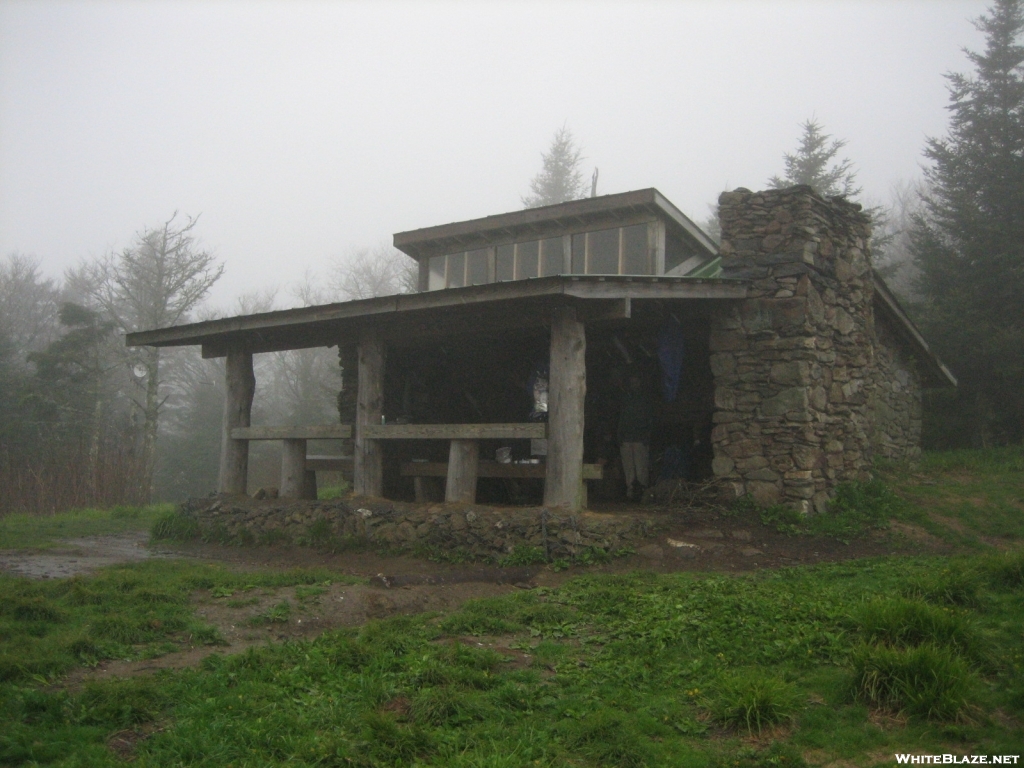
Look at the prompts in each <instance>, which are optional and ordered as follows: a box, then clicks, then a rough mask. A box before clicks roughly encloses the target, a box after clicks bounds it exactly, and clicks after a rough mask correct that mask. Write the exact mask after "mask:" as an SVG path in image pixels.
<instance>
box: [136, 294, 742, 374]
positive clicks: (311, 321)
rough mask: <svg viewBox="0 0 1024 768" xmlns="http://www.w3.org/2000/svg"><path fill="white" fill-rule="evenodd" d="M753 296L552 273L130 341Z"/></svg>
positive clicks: (397, 327) (261, 341) (315, 336)
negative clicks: (575, 304)
mask: <svg viewBox="0 0 1024 768" xmlns="http://www.w3.org/2000/svg"><path fill="white" fill-rule="evenodd" d="M746 295H747V285H746V283H744V282H742V281H736V280H728V279H722V278H715V279H694V278H675V277H663V276H662V277H659V276H652V277H641V276H629V277H616V276H595V275H571V276H570V275H553V276H550V277H540V278H536V279H532V280H511V281H507V282H502V283H487V284H485V285H475V286H469V287H465V288H450V289H447V290H443V291H427V292H425V293H415V294H403V295H400V296H388V297H382V298H378V299H361V300H358V301H350V302H344V303H342V304H328V305H324V306H322V307H304V308H301V309H290V310H283V311H280V312H267V313H263V314H258V315H248V316H245V317H237V318H227V319H224V320H210V321H205V322H202V323H193V324H190V325H184V326H176V327H173V328H161V329H156V330H152V331H141V332H138V333H131V334H129V335H128V337H127V338H126V340H125V343H126V345H128V346H146V345H152V346H183V345H189V344H201V345H202V348H203V356H204V357H207V358H210V357H222V356H224V355H226V354H227V353H228V351H229V350H230V349H233V348H235V347H239V346H244V347H245V348H246V349H248V350H249V351H250V352H274V351H279V350H284V349H306V348H310V347H330V346H335V345H336V344H337V343H338V340H339V339H344V338H352V337H356V336H357V335H358V334H359V333H360V332H361V330H360V329H362V328H366V327H371V326H372V327H373V328H374V329H376V331H377V332H378V333H380V334H381V338H382V339H386V338H387V336H388V334H408V333H412V334H413V335H429V334H430V333H432V331H431V330H426V331H418V330H417V329H418V328H427V329H429V328H431V327H436V328H438V329H442V328H444V327H445V324H446V323H449V322H451V320H452V319H454V320H457V321H458V322H459V323H461V325H462V326H464V327H465V326H466V325H467V323H468V324H471V323H472V321H473V319H474V318H476V317H477V316H478V314H479V313H480V312H481V311H482V310H484V309H485V308H486V309H487V310H489V311H492V312H494V313H495V314H496V315H497V316H498V317H499V320H500V318H502V317H503V318H504V320H505V322H506V323H507V324H509V325H510V326H513V325H515V324H516V323H517V322H520V323H521V322H522V321H521V319H519V318H520V317H521V316H522V315H523V314H524V313H528V310H532V309H533V306H530V305H524V304H523V300H524V299H535V300H537V301H538V302H541V306H544V304H543V302H548V303H549V304H550V303H555V304H557V303H558V302H559V301H561V300H563V297H566V296H568V297H572V298H574V299H585V300H588V301H589V300H592V299H593V300H608V299H612V300H620V299H626V298H629V299H636V300H648V299H651V300H654V299H675V300H680V301H687V300H691V299H698V300H707V299H711V300H716V299H725V300H729V299H742V298H745V297H746ZM531 320H532V318H531Z"/></svg>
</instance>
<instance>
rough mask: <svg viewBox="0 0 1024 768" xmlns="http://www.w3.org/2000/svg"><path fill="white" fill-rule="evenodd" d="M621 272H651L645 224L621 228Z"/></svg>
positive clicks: (646, 273) (633, 273) (643, 273)
mask: <svg viewBox="0 0 1024 768" xmlns="http://www.w3.org/2000/svg"><path fill="white" fill-rule="evenodd" d="M622 272H623V274H626V275H649V274H651V265H650V262H649V259H648V257H647V225H646V224H637V225H636V226H633V227H623V228H622Z"/></svg>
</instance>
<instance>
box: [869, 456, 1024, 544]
mask: <svg viewBox="0 0 1024 768" xmlns="http://www.w3.org/2000/svg"><path fill="white" fill-rule="evenodd" d="M882 474H883V477H884V479H885V480H886V482H887V483H888V484H889V486H890V487H893V488H897V489H898V490H899V495H900V496H901V497H902V498H903V499H904V500H905V501H906V502H907V505H908V506H907V509H906V510H905V512H904V515H905V516H906V517H907V518H908V519H911V520H913V521H914V522H918V523H920V524H922V525H924V526H925V527H926V528H927V529H928V530H929V531H930V532H932V533H934V534H936V535H938V536H941V537H943V538H945V539H947V540H948V541H950V542H953V543H956V544H972V543H974V544H977V543H978V542H979V541H983V540H985V539H988V540H996V541H1000V540H1001V541H1003V542H1006V543H1010V542H1015V541H1020V540H1021V539H1024V448H1022V447H1021V446H1010V447H1006V448H989V449H979V450H959V451H942V452H926V453H925V454H924V456H923V457H922V459H921V462H920V465H919V466H918V467H916V468H913V469H908V468H906V467H888V468H886V469H884V470H883V472H882Z"/></svg>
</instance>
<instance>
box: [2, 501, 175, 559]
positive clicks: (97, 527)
mask: <svg viewBox="0 0 1024 768" xmlns="http://www.w3.org/2000/svg"><path fill="white" fill-rule="evenodd" d="M173 509H174V506H173V505H172V504H150V505H148V506H145V507H114V508H113V509H80V510H76V511H74V512H63V513H61V514H58V515H21V514H19V515H6V516H4V517H0V549H44V548H49V547H53V546H56V545H57V544H58V542H59V541H60V540H63V539H79V538H83V537H86V536H109V535H111V534H118V533H127V532H128V531H139V530H146V529H148V528H150V526H152V525H153V523H154V522H155V521H156V520H157V519H158V518H160V517H161V516H164V515H167V514H168V513H171V512H172V511H173Z"/></svg>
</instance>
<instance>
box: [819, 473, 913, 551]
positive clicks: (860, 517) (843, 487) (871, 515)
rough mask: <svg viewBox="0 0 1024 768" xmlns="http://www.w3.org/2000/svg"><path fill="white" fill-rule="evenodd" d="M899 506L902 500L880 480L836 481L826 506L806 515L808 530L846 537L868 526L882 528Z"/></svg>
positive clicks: (900, 506) (862, 530)
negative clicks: (812, 514)
mask: <svg viewBox="0 0 1024 768" xmlns="http://www.w3.org/2000/svg"><path fill="white" fill-rule="evenodd" d="M903 507H904V503H903V500H902V499H900V497H899V496H897V495H896V494H895V493H893V492H892V490H890V489H889V487H888V486H887V485H886V484H885V483H883V482H882V481H881V480H878V479H875V480H869V481H868V482H866V483H864V482H851V483H840V484H839V485H838V486H836V495H835V497H834V498H833V499H832V501H831V502H830V503H829V505H828V510H827V511H826V512H825V513H824V514H821V515H815V516H814V517H812V518H810V531H811V533H816V534H819V535H822V536H830V537H832V538H835V539H839V540H840V541H849V540H850V539H852V538H855V537H857V536H861V535H863V534H864V533H865V532H867V531H868V530H871V529H874V528H885V527H886V526H887V525H888V524H889V518H891V517H895V516H897V515H899V514H900V513H901V512H902V510H903Z"/></svg>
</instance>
